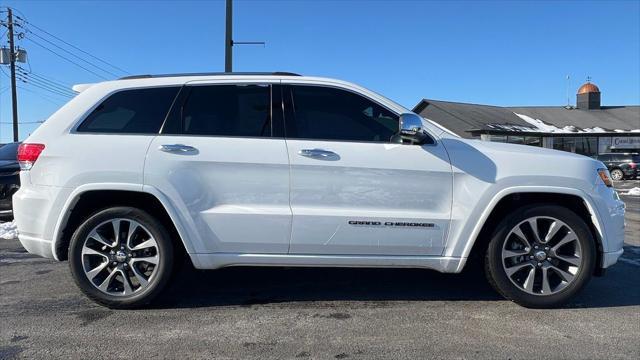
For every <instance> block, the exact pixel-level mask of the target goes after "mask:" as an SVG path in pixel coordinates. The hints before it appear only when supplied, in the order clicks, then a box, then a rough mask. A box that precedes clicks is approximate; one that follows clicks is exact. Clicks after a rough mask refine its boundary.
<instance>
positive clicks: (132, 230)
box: [126, 221, 139, 249]
mask: <svg viewBox="0 0 640 360" xmlns="http://www.w3.org/2000/svg"><path fill="white" fill-rule="evenodd" d="M138 227H139V225H138V223H137V222H134V221H131V222H130V223H129V233H128V234H127V242H126V245H127V247H128V248H129V249H131V238H132V237H133V234H134V233H135V232H136V230H138Z"/></svg>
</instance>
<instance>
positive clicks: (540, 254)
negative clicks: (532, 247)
mask: <svg viewBox="0 0 640 360" xmlns="http://www.w3.org/2000/svg"><path fill="white" fill-rule="evenodd" d="M533 256H535V258H536V260H538V261H542V260H545V259H546V258H547V253H546V252H544V251H536V252H535V253H534V254H533Z"/></svg>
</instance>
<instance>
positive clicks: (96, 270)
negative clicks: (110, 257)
mask: <svg viewBox="0 0 640 360" xmlns="http://www.w3.org/2000/svg"><path fill="white" fill-rule="evenodd" d="M107 265H109V261H105V262H103V263H102V264H100V265H98V266H96V267H95V268H93V269H91V270H89V271H87V277H88V278H89V280H93V279H94V278H95V277H96V276H97V275H98V274H99V273H100V272H102V270H104V268H106V267H107Z"/></svg>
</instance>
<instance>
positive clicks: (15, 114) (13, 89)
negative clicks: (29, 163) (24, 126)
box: [7, 8, 18, 142]
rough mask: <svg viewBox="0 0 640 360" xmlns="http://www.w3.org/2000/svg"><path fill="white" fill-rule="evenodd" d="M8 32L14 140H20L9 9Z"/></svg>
mask: <svg viewBox="0 0 640 360" xmlns="http://www.w3.org/2000/svg"><path fill="white" fill-rule="evenodd" d="M7 10H8V11H7V30H8V31H7V32H8V33H9V60H10V67H11V105H12V107H13V141H14V142H16V141H18V97H17V91H16V53H15V46H14V43H13V11H12V9H11V8H8V9H7Z"/></svg>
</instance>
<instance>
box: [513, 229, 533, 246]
mask: <svg viewBox="0 0 640 360" xmlns="http://www.w3.org/2000/svg"><path fill="white" fill-rule="evenodd" d="M513 233H514V234H515V235H516V236H517V237H519V238H520V240H521V241H522V243H524V244H525V247H526V249H527V250H530V249H531V244H530V243H529V240H527V237H526V236H525V235H524V233H523V232H522V229H520V226H516V227H515V228H514V229H513Z"/></svg>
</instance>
